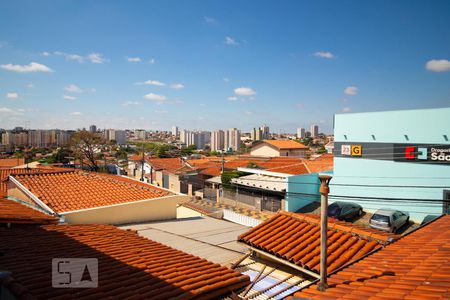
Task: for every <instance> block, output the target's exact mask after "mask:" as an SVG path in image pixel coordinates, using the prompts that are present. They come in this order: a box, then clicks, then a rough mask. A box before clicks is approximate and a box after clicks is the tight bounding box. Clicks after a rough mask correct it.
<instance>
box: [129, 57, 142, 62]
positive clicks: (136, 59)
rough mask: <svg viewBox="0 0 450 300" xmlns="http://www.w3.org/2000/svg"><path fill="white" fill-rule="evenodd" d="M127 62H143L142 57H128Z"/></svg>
mask: <svg viewBox="0 0 450 300" xmlns="http://www.w3.org/2000/svg"><path fill="white" fill-rule="evenodd" d="M127 60H128V61H129V62H141V61H142V60H141V58H140V57H127Z"/></svg>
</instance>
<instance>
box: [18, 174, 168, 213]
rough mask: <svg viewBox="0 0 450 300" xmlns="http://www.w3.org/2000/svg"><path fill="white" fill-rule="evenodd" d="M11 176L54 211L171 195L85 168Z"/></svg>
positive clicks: (139, 183)
mask: <svg viewBox="0 0 450 300" xmlns="http://www.w3.org/2000/svg"><path fill="white" fill-rule="evenodd" d="M14 177H15V178H16V179H17V180H18V181H19V182H20V183H21V184H22V185H24V186H25V187H26V188H27V189H28V190H29V191H30V192H32V193H33V194H34V195H35V196H36V197H38V198H39V199H40V200H41V201H42V202H44V203H45V204H46V205H47V206H49V207H50V208H51V209H52V210H54V211H55V212H57V213H63V212H69V211H74V210H81V209H87V208H94V207H99V206H107V205H112V204H119V203H127V202H134V201H139V200H146V199H153V198H159V197H164V196H170V195H174V194H173V193H171V192H169V191H167V190H163V189H160V188H157V187H155V186H151V185H149V184H146V183H142V182H139V181H136V180H132V179H128V178H125V177H121V176H114V175H104V174H100V173H92V172H85V171H84V172H83V171H78V172H62V173H47V174H29V175H14Z"/></svg>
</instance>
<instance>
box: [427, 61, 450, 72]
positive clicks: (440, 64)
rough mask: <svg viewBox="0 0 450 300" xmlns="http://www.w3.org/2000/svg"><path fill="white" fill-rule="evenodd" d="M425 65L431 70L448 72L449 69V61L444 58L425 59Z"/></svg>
mask: <svg viewBox="0 0 450 300" xmlns="http://www.w3.org/2000/svg"><path fill="white" fill-rule="evenodd" d="M425 67H426V69H427V70H429V71H433V72H448V71H450V61H448V60H446V59H432V60H429V61H427V63H426V65H425Z"/></svg>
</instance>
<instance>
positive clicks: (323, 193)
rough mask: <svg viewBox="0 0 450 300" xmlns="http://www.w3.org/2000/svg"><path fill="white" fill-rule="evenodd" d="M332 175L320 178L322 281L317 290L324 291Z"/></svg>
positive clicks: (325, 286)
mask: <svg viewBox="0 0 450 300" xmlns="http://www.w3.org/2000/svg"><path fill="white" fill-rule="evenodd" d="M331 178H332V177H331V176H330V175H319V179H320V190H319V192H320V283H319V285H318V286H317V290H319V291H321V292H324V291H325V290H326V289H327V288H328V284H327V239H328V194H329V193H330V187H329V186H328V184H329V183H330V180H331Z"/></svg>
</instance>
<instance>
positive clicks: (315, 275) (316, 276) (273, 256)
mask: <svg viewBox="0 0 450 300" xmlns="http://www.w3.org/2000/svg"><path fill="white" fill-rule="evenodd" d="M238 243H240V244H243V245H245V246H246V247H248V248H249V249H250V250H252V251H255V252H257V253H259V254H261V255H263V256H266V257H268V258H270V259H273V260H275V261H277V262H279V263H281V264H283V265H286V266H288V267H290V268H293V269H296V270H299V271H300V272H303V273H305V274H308V275H309V276H312V277H314V278H317V279H319V278H320V275H319V274H316V273H314V272H312V271H309V270H307V269H305V268H302V267H300V266H297V265H296V264H293V263H291V262H288V261H286V260H284V259H281V258H279V257H277V256H275V255H273V254H270V253H267V252H264V251H262V250H259V249H256V248H254V247H252V246H249V245H247V244H246V243H243V242H239V241H238ZM314 282H316V280H315V281H314Z"/></svg>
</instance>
